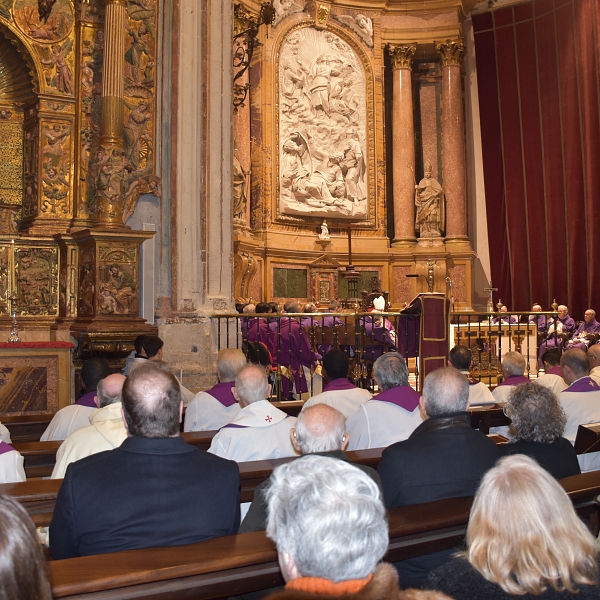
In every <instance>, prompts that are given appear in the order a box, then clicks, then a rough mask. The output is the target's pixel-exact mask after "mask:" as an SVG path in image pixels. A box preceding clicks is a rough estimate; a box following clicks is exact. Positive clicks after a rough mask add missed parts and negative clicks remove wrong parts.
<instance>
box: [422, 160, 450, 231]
mask: <svg viewBox="0 0 600 600" xmlns="http://www.w3.org/2000/svg"><path fill="white" fill-rule="evenodd" d="M431 172H432V166H431V163H430V162H429V161H427V162H426V163H425V177H424V178H423V179H421V181H420V182H419V184H418V185H415V206H416V208H417V215H416V219H415V230H416V232H417V233H418V234H419V235H420V236H421V238H434V237H441V235H442V231H444V229H445V226H446V214H445V213H446V211H445V205H444V190H443V189H442V186H441V185H440V184H439V182H438V181H437V179H434V178H432V177H431Z"/></svg>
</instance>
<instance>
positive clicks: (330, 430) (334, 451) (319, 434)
mask: <svg viewBox="0 0 600 600" xmlns="http://www.w3.org/2000/svg"><path fill="white" fill-rule="evenodd" d="M290 434H291V442H292V446H294V450H296V452H297V453H298V454H302V455H305V454H318V455H320V456H329V457H331V458H337V459H339V460H343V461H346V462H348V463H349V462H350V461H349V459H348V457H347V456H346V454H345V453H344V450H345V449H346V447H347V446H348V440H349V438H350V436H349V434H348V433H347V432H346V420H345V419H344V415H343V414H342V413H341V412H340V411H339V410H335V408H331V406H327V405H326V404H317V405H315V406H311V407H310V408H307V409H306V410H304V411H302V412H301V413H300V415H299V416H298V420H297V421H296V427H293V428H292V429H291V430H290ZM350 464H352V463H350ZM354 466H355V467H356V468H357V469H360V470H361V471H364V472H365V473H366V474H367V475H368V476H369V477H371V479H373V481H375V483H377V485H378V486H380V487H381V481H380V479H379V475H377V471H375V469H372V468H371V467H367V466H365V465H359V464H356V465H354ZM270 484H271V480H270V479H267V480H265V481H263V483H261V484H260V485H259V486H258V487H257V488H256V489H255V490H254V500H253V501H252V504H251V505H250V509H249V510H248V512H247V514H246V517H245V518H244V520H243V521H242V524H241V525H240V531H239V532H240V533H245V532H247V531H261V530H263V529H266V527H267V500H266V497H265V494H266V490H267V489H268V487H269V485H270Z"/></svg>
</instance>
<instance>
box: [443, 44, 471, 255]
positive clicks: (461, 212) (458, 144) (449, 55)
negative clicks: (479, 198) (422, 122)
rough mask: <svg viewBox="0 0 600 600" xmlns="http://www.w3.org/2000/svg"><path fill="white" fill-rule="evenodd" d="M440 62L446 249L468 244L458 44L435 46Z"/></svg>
mask: <svg viewBox="0 0 600 600" xmlns="http://www.w3.org/2000/svg"><path fill="white" fill-rule="evenodd" d="M436 49H437V51H438V54H439V55H440V59H441V62H442V180H443V183H442V186H443V188H444V192H445V194H446V245H448V244H459V245H463V244H465V243H468V238H467V211H466V176H465V173H466V164H465V160H466V159H465V127H464V117H463V101H462V85H461V64H462V58H463V55H464V52H465V46H464V44H463V43H462V41H461V40H446V41H445V42H443V43H441V44H436Z"/></svg>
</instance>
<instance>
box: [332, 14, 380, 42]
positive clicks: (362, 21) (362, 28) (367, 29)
mask: <svg viewBox="0 0 600 600" xmlns="http://www.w3.org/2000/svg"><path fill="white" fill-rule="evenodd" d="M335 18H336V19H337V20H338V21H341V22H342V23H344V25H347V26H348V27H350V29H352V31H354V32H356V33H357V34H358V35H359V36H360V37H361V38H362V39H363V40H364V42H365V43H366V44H367V46H369V47H370V48H372V47H373V21H372V20H371V19H370V18H369V17H366V16H365V15H357V16H356V17H352V16H350V15H337V16H336V17H335Z"/></svg>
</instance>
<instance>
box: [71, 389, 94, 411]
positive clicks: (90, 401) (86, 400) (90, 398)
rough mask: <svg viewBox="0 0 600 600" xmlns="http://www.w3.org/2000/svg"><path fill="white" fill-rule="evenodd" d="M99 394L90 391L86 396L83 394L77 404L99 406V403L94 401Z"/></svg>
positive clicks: (91, 406)
mask: <svg viewBox="0 0 600 600" xmlns="http://www.w3.org/2000/svg"><path fill="white" fill-rule="evenodd" d="M97 395H98V392H96V391H94V392H88V393H87V394H85V395H84V396H81V398H79V400H77V402H75V404H77V406H88V407H89V408H98V405H97V404H96V403H95V402H94V398H95V397H96V396H97Z"/></svg>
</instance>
